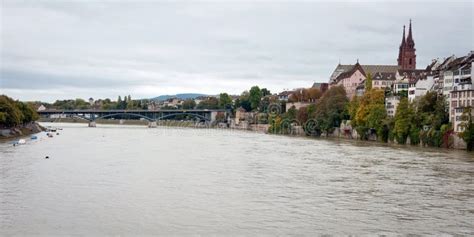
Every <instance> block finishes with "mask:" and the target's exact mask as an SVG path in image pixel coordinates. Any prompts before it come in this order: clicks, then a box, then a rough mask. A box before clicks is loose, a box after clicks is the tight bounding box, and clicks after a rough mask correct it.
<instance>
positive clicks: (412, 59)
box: [397, 19, 416, 69]
mask: <svg viewBox="0 0 474 237" xmlns="http://www.w3.org/2000/svg"><path fill="white" fill-rule="evenodd" d="M415 51H416V49H415V41H414V40H413V34H412V30H411V19H410V25H409V27H408V36H407V37H406V38H405V26H403V36H402V43H401V44H400V49H399V52H398V60H397V61H398V66H400V67H401V68H402V69H416V54H415Z"/></svg>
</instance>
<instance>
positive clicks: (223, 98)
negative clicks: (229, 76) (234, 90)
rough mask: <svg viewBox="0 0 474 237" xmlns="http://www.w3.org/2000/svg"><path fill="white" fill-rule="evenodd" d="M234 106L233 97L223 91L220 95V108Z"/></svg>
mask: <svg viewBox="0 0 474 237" xmlns="http://www.w3.org/2000/svg"><path fill="white" fill-rule="evenodd" d="M231 107H232V97H230V96H229V95H228V94H227V93H221V94H220V95H219V108H221V109H230V108H231Z"/></svg>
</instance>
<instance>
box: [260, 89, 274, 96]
mask: <svg viewBox="0 0 474 237" xmlns="http://www.w3.org/2000/svg"><path fill="white" fill-rule="evenodd" d="M261 91H262V96H263V97H265V96H269V95H271V94H272V93H270V91H269V90H268V89H267V88H262V90H261Z"/></svg>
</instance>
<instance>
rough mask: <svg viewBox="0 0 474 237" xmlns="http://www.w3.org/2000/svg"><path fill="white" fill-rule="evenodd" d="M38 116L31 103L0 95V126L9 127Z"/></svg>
mask: <svg viewBox="0 0 474 237" xmlns="http://www.w3.org/2000/svg"><path fill="white" fill-rule="evenodd" d="M38 118H39V116H38V114H37V113H36V111H35V109H34V108H33V107H32V105H31V104H28V103H24V102H20V101H18V100H17V101H15V100H13V99H12V98H10V97H8V96H6V95H0V127H3V128H11V127H16V126H19V125H22V124H26V123H29V122H32V121H35V120H37V119H38Z"/></svg>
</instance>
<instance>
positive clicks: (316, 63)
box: [0, 0, 474, 102]
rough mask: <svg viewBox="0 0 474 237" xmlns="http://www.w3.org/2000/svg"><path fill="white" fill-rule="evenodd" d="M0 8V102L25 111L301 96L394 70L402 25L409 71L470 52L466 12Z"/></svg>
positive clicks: (237, 6) (116, 4)
mask: <svg viewBox="0 0 474 237" xmlns="http://www.w3.org/2000/svg"><path fill="white" fill-rule="evenodd" d="M0 4H1V12H0V13H1V14H0V15H1V31H0V49H1V51H0V94H6V95H8V96H10V97H13V98H15V99H19V100H24V101H33V100H41V101H45V102H53V101H55V100H57V99H73V98H84V99H88V98H89V97H92V98H95V99H97V98H111V99H113V100H115V99H116V98H117V96H118V95H122V96H124V95H129V94H130V95H131V96H132V98H135V99H139V98H151V97H155V96H158V95H164V94H176V93H204V94H218V93H221V92H227V93H229V94H240V93H241V92H242V91H244V90H248V89H249V88H250V87H251V86H254V85H258V86H260V87H261V88H262V87H265V88H268V89H270V91H271V92H273V93H276V92H280V91H282V90H285V89H293V88H301V87H310V86H311V85H312V84H313V83H314V82H327V81H328V79H329V76H330V75H331V73H332V71H333V70H334V68H335V67H336V66H337V64H338V63H339V62H340V63H341V64H354V63H355V62H356V60H359V62H360V63H361V64H396V63H397V61H396V59H397V56H398V47H399V44H400V42H401V38H402V36H401V35H402V28H403V25H408V23H409V19H412V22H413V36H414V40H415V44H416V45H415V47H416V49H417V51H416V53H417V67H418V68H425V67H426V65H427V64H429V63H430V62H431V60H432V59H433V58H444V57H447V56H450V55H453V54H455V55H458V56H463V55H466V54H468V53H469V51H470V50H473V49H474V47H473V42H474V40H473V35H474V32H473V16H474V5H473V4H474V3H473V2H472V1H466V2H456V3H454V2H448V1H446V2H427V1H419V2H393V1H391V2H357V1H346V2H324V1H291V2H285V1H219V2H217V1H213V2H211V1H150V0H148V1H130V0H128V1H118V0H117V1H114V0H111V1H110V0H109V1H94V0H85V1H74V0H68V1H41V0H40V1H21V0H20V1H9V0H3V1H1V3H0Z"/></svg>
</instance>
